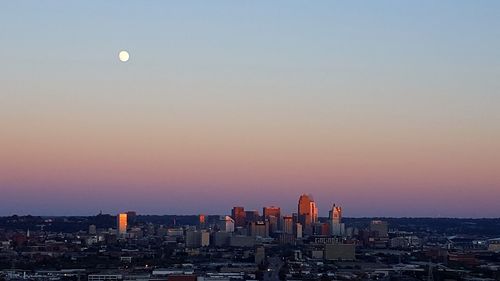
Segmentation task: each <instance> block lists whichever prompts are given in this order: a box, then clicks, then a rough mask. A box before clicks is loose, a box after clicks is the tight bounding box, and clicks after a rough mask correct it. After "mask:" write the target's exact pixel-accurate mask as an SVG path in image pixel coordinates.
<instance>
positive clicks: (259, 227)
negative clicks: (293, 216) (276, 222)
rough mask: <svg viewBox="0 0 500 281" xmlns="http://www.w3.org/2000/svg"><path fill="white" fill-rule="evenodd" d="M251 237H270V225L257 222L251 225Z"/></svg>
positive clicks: (264, 222)
mask: <svg viewBox="0 0 500 281" xmlns="http://www.w3.org/2000/svg"><path fill="white" fill-rule="evenodd" d="M249 228H250V236H253V237H257V236H260V237H269V223H268V222H267V221H256V222H251V223H250V224H249Z"/></svg>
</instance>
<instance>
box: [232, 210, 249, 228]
mask: <svg viewBox="0 0 500 281" xmlns="http://www.w3.org/2000/svg"><path fill="white" fill-rule="evenodd" d="M231 217H232V218H233V220H234V225H235V226H236V227H238V226H245V217H246V213H245V208H243V207H233V210H232V211H231Z"/></svg>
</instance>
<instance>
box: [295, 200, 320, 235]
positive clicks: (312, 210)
mask: <svg viewBox="0 0 500 281" xmlns="http://www.w3.org/2000/svg"><path fill="white" fill-rule="evenodd" d="M298 219H299V223H300V224H301V225H302V226H303V228H304V233H305V234H308V235H311V234H312V232H313V229H312V224H313V223H315V222H316V221H317V220H318V208H317V207H316V203H315V202H314V199H313V198H312V196H311V195H307V194H302V195H301V196H300V198H299V204H298Z"/></svg>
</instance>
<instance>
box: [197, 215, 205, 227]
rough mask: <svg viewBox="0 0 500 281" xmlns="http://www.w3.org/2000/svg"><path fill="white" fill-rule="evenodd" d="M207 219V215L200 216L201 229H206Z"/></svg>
mask: <svg viewBox="0 0 500 281" xmlns="http://www.w3.org/2000/svg"><path fill="white" fill-rule="evenodd" d="M205 220H206V217H205V215H203V214H200V215H199V216H198V228H199V229H204V228H205Z"/></svg>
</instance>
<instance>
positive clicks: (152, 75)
mask: <svg viewBox="0 0 500 281" xmlns="http://www.w3.org/2000/svg"><path fill="white" fill-rule="evenodd" d="M499 14H500V2H499V1H487V0H485V1H460V0H455V1H447V0H443V1H427V0H423V1H145V2H143V1H117V0H116V1H1V2H0V215H11V214H33V215H91V214H96V213H98V212H99V211H101V210H102V211H103V212H105V213H112V214H113V213H117V212H120V211H127V210H135V211H137V212H138V213H139V214H141V213H142V214H198V213H205V214H227V213H229V212H230V209H231V208H232V207H233V206H236V205H242V206H245V207H246V208H248V209H258V210H261V208H262V206H265V205H278V206H281V208H282V210H283V211H282V212H283V213H291V212H296V208H297V201H298V198H299V196H300V194H302V193H310V194H312V195H313V196H314V198H315V200H316V203H317V205H318V207H319V212H320V215H323V216H325V215H327V213H328V209H329V208H330V207H331V205H332V203H336V204H337V205H339V204H340V205H342V206H343V209H344V216H350V217H360V216H394V217H403V216H416V217H422V216H430V217H500V204H498V198H500V17H499V16H498V15H499ZM120 50H127V51H128V52H129V53H130V60H129V61H128V62H126V63H123V62H120V61H119V60H118V53H119V51H120Z"/></svg>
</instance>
